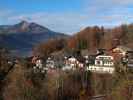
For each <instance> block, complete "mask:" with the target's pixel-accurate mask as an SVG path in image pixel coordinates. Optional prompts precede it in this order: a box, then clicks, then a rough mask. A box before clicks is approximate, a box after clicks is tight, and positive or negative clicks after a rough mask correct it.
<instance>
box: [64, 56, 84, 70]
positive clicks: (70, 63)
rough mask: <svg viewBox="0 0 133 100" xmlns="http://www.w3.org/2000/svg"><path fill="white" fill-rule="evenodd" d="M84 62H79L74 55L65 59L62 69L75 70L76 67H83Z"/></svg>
mask: <svg viewBox="0 0 133 100" xmlns="http://www.w3.org/2000/svg"><path fill="white" fill-rule="evenodd" d="M83 67H84V64H82V63H80V62H79V61H78V60H77V59H76V58H75V57H71V58H68V59H67V60H65V66H64V67H63V68H62V70H76V69H77V68H83Z"/></svg>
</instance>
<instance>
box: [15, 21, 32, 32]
mask: <svg viewBox="0 0 133 100" xmlns="http://www.w3.org/2000/svg"><path fill="white" fill-rule="evenodd" d="M29 25H30V23H29V22H27V21H21V22H20V23H18V24H17V26H19V27H21V29H22V30H25V29H26V28H27V27H28V26H29Z"/></svg>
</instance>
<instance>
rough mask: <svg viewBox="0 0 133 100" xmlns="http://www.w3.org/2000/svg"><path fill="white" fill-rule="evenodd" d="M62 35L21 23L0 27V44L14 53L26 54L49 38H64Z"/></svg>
mask: <svg viewBox="0 0 133 100" xmlns="http://www.w3.org/2000/svg"><path fill="white" fill-rule="evenodd" d="M65 36H66V35H64V34H63V33H58V32H54V31H51V30H50V29H48V28H46V27H43V26H41V25H38V24H36V23H29V22H26V21H22V22H20V23H18V24H15V25H1V26H0V44H1V46H4V47H7V48H9V49H11V50H12V51H15V53H17V52H18V53H20V52H21V54H22V55H23V54H27V53H28V52H30V51H31V49H32V48H33V46H35V45H37V44H39V43H41V42H44V41H46V40H48V39H50V38H57V37H65Z"/></svg>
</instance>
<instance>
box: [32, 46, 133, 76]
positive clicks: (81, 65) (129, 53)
mask: <svg viewBox="0 0 133 100" xmlns="http://www.w3.org/2000/svg"><path fill="white" fill-rule="evenodd" d="M80 54H81V55H80V56H73V55H69V56H67V55H65V54H64V55H60V54H58V53H57V54H54V53H53V54H51V55H50V56H49V57H48V58H47V60H46V61H44V60H43V59H41V57H39V56H34V57H32V61H31V63H32V65H33V70H34V72H40V73H46V72H49V71H52V70H57V69H61V70H62V71H65V72H69V71H74V70H77V69H78V70H85V71H90V72H94V73H101V74H102V73H107V74H113V73H115V71H116V67H115V66H116V64H120V65H121V67H120V68H119V71H127V70H130V71H131V70H133V50H132V49H130V48H128V47H125V46H122V45H119V46H117V47H115V48H113V49H111V50H106V49H98V50H97V52H96V53H93V54H89V52H88V51H87V50H83V51H81V52H80Z"/></svg>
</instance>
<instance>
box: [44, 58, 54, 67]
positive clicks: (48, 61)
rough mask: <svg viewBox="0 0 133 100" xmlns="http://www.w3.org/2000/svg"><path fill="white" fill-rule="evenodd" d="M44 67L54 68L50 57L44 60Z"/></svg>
mask: <svg viewBox="0 0 133 100" xmlns="http://www.w3.org/2000/svg"><path fill="white" fill-rule="evenodd" d="M46 67H47V68H55V62H54V60H52V59H51V58H50V57H49V58H48V59H47V60H46Z"/></svg>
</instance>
